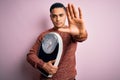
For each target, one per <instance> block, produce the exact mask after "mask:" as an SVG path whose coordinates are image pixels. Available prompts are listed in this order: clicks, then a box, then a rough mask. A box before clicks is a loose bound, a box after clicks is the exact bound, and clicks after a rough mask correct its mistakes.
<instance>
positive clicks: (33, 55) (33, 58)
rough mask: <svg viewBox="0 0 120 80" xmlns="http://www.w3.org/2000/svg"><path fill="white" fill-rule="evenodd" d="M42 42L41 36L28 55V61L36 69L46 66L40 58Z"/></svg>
mask: <svg viewBox="0 0 120 80" xmlns="http://www.w3.org/2000/svg"><path fill="white" fill-rule="evenodd" d="M41 40H42V39H41V36H39V37H38V39H37V41H36V43H35V44H34V45H33V47H32V48H31V49H30V51H29V53H28V54H27V61H28V62H29V63H30V64H31V65H32V66H33V67H34V68H36V69H38V68H42V67H43V65H44V61H43V60H42V59H40V58H39V57H38V50H39V47H40V44H41Z"/></svg>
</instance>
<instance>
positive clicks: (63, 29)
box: [58, 28, 70, 33]
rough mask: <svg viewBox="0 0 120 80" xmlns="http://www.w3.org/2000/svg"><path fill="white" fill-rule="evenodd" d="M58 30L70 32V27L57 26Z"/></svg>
mask: <svg viewBox="0 0 120 80" xmlns="http://www.w3.org/2000/svg"><path fill="white" fill-rule="evenodd" d="M58 30H59V31H61V32H67V33H70V29H69V28H59V29H58Z"/></svg>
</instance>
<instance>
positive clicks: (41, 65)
mask: <svg viewBox="0 0 120 80" xmlns="http://www.w3.org/2000/svg"><path fill="white" fill-rule="evenodd" d="M40 44H41V38H40V37H38V39H37V41H36V43H35V44H34V46H33V47H32V49H30V51H29V53H28V54H27V61H28V62H29V63H30V64H31V65H32V66H33V67H34V68H35V69H44V70H45V71H46V72H48V73H49V74H55V73H56V72H57V69H58V67H56V66H53V65H52V64H53V63H54V62H55V61H53V60H52V61H49V62H44V61H43V60H42V59H40V58H39V57H38V50H39V47H40Z"/></svg>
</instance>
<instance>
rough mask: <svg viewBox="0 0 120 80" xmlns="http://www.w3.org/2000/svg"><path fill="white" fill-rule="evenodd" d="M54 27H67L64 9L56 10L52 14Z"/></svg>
mask: <svg viewBox="0 0 120 80" xmlns="http://www.w3.org/2000/svg"><path fill="white" fill-rule="evenodd" d="M50 17H51V20H52V22H53V24H54V27H56V28H60V27H64V26H65V20H66V12H65V10H64V9H63V8H54V9H53V10H52V11H51V14H50Z"/></svg>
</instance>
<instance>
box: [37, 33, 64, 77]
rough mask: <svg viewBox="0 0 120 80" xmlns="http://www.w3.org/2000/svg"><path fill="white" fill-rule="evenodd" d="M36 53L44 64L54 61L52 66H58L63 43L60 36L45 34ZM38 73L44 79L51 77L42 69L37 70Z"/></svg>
mask: <svg viewBox="0 0 120 80" xmlns="http://www.w3.org/2000/svg"><path fill="white" fill-rule="evenodd" d="M38 52H39V53H38V57H39V58H40V59H42V60H43V61H44V62H48V61H51V60H55V63H54V64H53V65H54V66H58V65H59V62H60V59H61V56H62V52H63V41H62V38H61V36H60V35H59V34H58V33H56V32H50V33H47V34H46V35H45V36H44V37H43V39H42V43H41V44H40V48H39V51H38ZM39 71H40V72H41V74H43V75H44V76H46V77H52V76H53V75H50V74H48V73H47V72H46V71H45V70H43V69H39Z"/></svg>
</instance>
